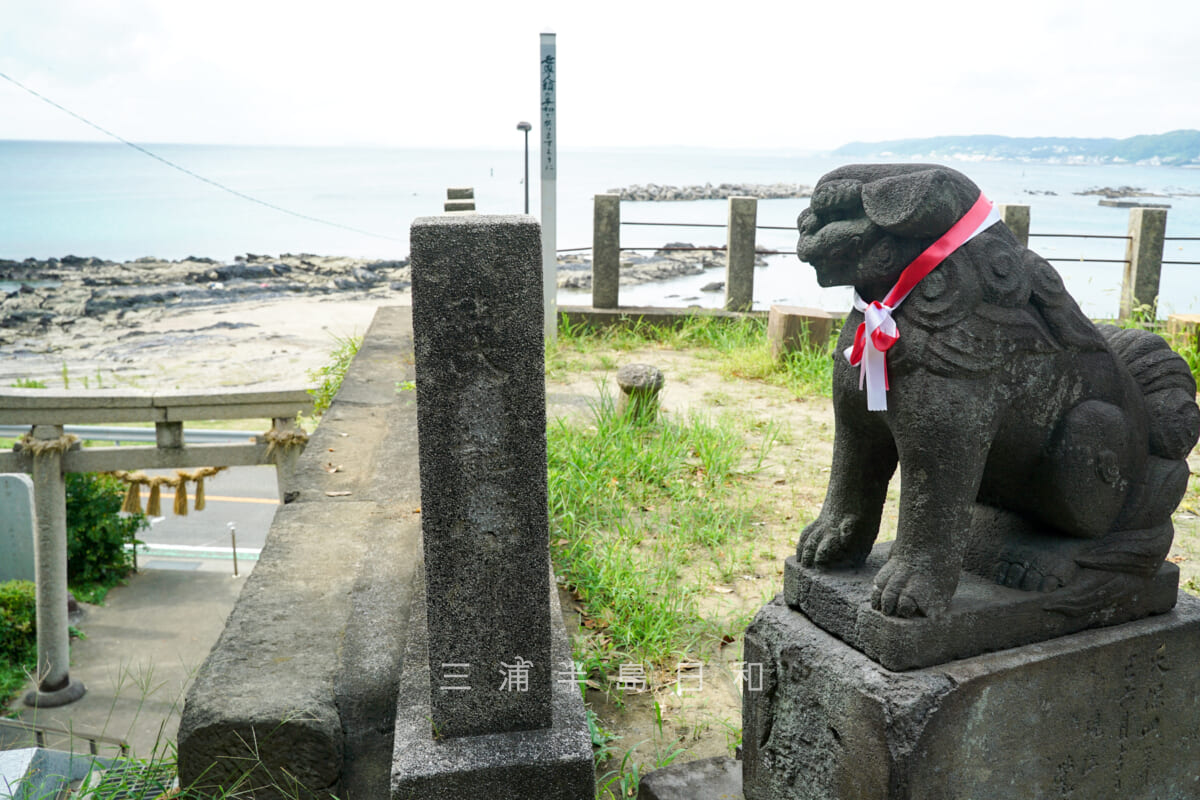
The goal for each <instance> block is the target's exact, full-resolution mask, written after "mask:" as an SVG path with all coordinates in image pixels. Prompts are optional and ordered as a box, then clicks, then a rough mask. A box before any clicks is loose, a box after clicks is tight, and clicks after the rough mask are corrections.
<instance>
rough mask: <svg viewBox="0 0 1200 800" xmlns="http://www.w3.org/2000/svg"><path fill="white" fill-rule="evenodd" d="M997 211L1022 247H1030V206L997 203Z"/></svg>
mask: <svg viewBox="0 0 1200 800" xmlns="http://www.w3.org/2000/svg"><path fill="white" fill-rule="evenodd" d="M996 209H997V210H998V211H999V212H1000V219H1002V220H1003V221H1004V224H1005V225H1007V226H1008V229H1009V230H1010V231H1012V232H1013V235H1014V236H1016V237H1017V241H1018V242H1020V243H1021V246H1022V247H1029V206H1025V205H1014V204H1009V203H997V204H996Z"/></svg>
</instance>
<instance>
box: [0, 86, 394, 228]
mask: <svg viewBox="0 0 1200 800" xmlns="http://www.w3.org/2000/svg"><path fill="white" fill-rule="evenodd" d="M0 78H3V79H4V80H6V81H8V82H9V83H11V84H13V85H14V86H16V87H17V88H19V89H23V90H24V91H26V92H28V93H29V94H31V95H33V96H34V97H36V98H37V99H39V100H41V101H42V102H44V103H47V104H49V105H51V106H53V107H54V108H57V109H58V110H59V111H62V112H63V113H65V114H69V115H70V116H72V117H74V118H75V119H77V120H79V121H80V122H82V123H83V124H85V125H87V126H89V127H91V128H95V129H96V130H98V131H100V133H103V134H104V135H105V136H108V137H110V138H112V139H115V140H117V141H118V142H120V143H121V144H123V145H126V146H128V147H132V148H133V149H134V150H136V151H138V152H139V153H141V154H142V155H146V156H149V157H150V158H153V159H154V160H155V161H159V162H161V163H163V164H165V165H166V166H168V167H170V168H171V169H175V170H179V171H180V172H182V173H183V174H184V175H188V176H189V177H192V178H195V179H196V180H198V181H201V182H203V183H207V184H208V185H209V186H212V187H215V188H217V189H220V190H221V191H223V192H228V193H229V194H231V195H233V196H235V197H240V198H241V199H243V200H248V201H250V202H251V203H257V204H258V205H260V206H263V207H264V208H269V209H271V210H272V211H278V212H279V213H281V214H287V215H289V216H292V217H296V218H297V219H302V220H305V221H306V222H316V223H318V224H320V225H328V226H330V227H332V228H341V229H342V230H345V231H350V232H351V233H357V234H361V235H363V236H372V237H374V238H376V239H390V240H391V241H393V242H399V241H403V240H402V239H400V238H398V237H396V236H388V235H387V234H383V233H373V232H371V231H365V230H363V229H361V228H355V227H352V226H350V225H343V224H342V223H340V222H331V221H329V220H327V219H321V218H320V217H314V216H311V215H309V214H301V213H300V212H299V211H292V210H291V209H289V208H284V207H283V206H280V205H276V204H275V203H271V202H268V201H266V200H261V199H259V198H257V197H253V196H251V195H248V194H246V193H245V192H240V191H238V190H237V189H234V188H232V187H230V186H226V185H225V184H223V183H221V182H220V181H214V180H213V179H211V178H206V177H204V176H203V175H200V174H199V173H196V172H193V171H192V170H190V169H188V168H187V167H185V166H182V165H180V164H176V163H175V162H174V161H171V160H170V159H168V158H164V157H162V156H160V155H159V154H158V153H155V152H153V151H151V150H147V149H146V148H145V147H142V146H141V145H140V144H136V143H134V142H131V141H129V140H128V139H126V138H124V137H123V136H119V135H117V134H115V133H113V132H112V131H110V130H108V129H107V128H104V127H102V126H100V125H97V124H96V123H95V122H92V121H91V120H90V119H88V118H87V117H84V116H82V115H81V114H77V113H75V112H74V111H72V110H71V109H69V108H67V107H66V106H64V105H62V104H61V103H57V102H55V101H54V100H51V99H50V98H49V97H46V96H45V95H44V94H41V93H40V92H38V91H36V90H34V89H32V88H30V87H28V86H26V85H25V84H23V83H21V82H20V81H18V80H17V79H16V78H13V77H11V76H10V75H6V74H4V73H3V72H0Z"/></svg>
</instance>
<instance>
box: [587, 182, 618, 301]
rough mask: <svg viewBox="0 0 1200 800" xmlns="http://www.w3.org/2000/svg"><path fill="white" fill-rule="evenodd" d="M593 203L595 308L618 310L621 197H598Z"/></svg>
mask: <svg viewBox="0 0 1200 800" xmlns="http://www.w3.org/2000/svg"><path fill="white" fill-rule="evenodd" d="M592 202H593V204H594V205H593V213H592V306H593V307H594V308H616V307H617V305H618V303H619V299H620V293H621V196H620V195H618V194H598V195H596V196H595V198H594V199H593V201H592Z"/></svg>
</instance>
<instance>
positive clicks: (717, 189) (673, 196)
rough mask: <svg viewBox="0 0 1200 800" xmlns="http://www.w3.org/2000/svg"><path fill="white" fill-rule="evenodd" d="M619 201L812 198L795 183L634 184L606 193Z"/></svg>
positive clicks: (802, 186) (805, 187) (809, 191)
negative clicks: (617, 196) (615, 196)
mask: <svg viewBox="0 0 1200 800" xmlns="http://www.w3.org/2000/svg"><path fill="white" fill-rule="evenodd" d="M608 192H609V194H619V195H620V196H621V199H622V200H634V201H640V202H678V201H685V200H724V199H726V198H729V197H757V198H759V199H760V200H786V199H792V198H797V197H812V187H811V186H804V185H803V184H799V183H722V184H718V185H717V186H713V185H712V184H711V183H706V184H704V185H703V186H660V185H658V184H657V183H647V184H646V185H644V186H643V185H641V184H634V185H633V186H626V187H624V188H622V189H609V190H608Z"/></svg>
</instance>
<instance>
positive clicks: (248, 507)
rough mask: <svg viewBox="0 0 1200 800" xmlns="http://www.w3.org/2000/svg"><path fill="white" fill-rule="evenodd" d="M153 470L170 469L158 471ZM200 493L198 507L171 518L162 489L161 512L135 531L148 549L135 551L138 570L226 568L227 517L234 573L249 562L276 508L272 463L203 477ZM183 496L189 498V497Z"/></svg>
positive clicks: (228, 555)
mask: <svg viewBox="0 0 1200 800" xmlns="http://www.w3.org/2000/svg"><path fill="white" fill-rule="evenodd" d="M151 474H155V471H151ZM159 474H166V475H169V474H172V473H171V471H170V470H164V471H161V472H160V473H159ZM190 488H192V487H189V489H190ZM204 494H205V499H206V507H205V509H204V510H203V511H192V512H190V513H189V514H188V515H187V516H186V517H177V516H175V515H174V514H172V513H171V511H170V509H171V502H172V500H173V499H174V494H173V493H172V491H171V490H167V491H166V493H165V494H164V495H163V498H162V507H163V511H164V516H162V517H155V518H153V519H152V520H151V526H150V529H149V530H146V531H143V532H142V534H141V538H142V541H144V542H146V543H147V544H148V545H149V551H148V552H142V553H140V554H139V556H138V566H139V567H140V568H141V569H176V570H179V569H185V570H195V569H199V570H202V571H205V572H210V571H217V572H232V569H233V564H232V559H233V556H232V553H231V551H230V536H229V523H230V522H232V523H233V524H234V526H235V528H236V530H237V548H238V553H239V556H238V567H239V572H247V571H249V570H250V569H251V568H252V567H253V563H254V557H255V556H256V555H257V552H258V550H259V549H261V548H262V546H263V543H264V542H265V541H266V538H267V531H268V529H270V527H271V520H273V519H274V518H275V509H276V508H278V507H279V492H278V489H277V487H276V483H275V468H274V467H272V466H261V467H231V468H230V469H228V470H226V471H224V472H222V473H220V474H219V475H217V476H216V477H213V478H209V479H208V480H206V481H205V482H204ZM189 499H190V500H191V501H192V502H194V498H189ZM189 505H190V503H189ZM193 548H194V549H193Z"/></svg>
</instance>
